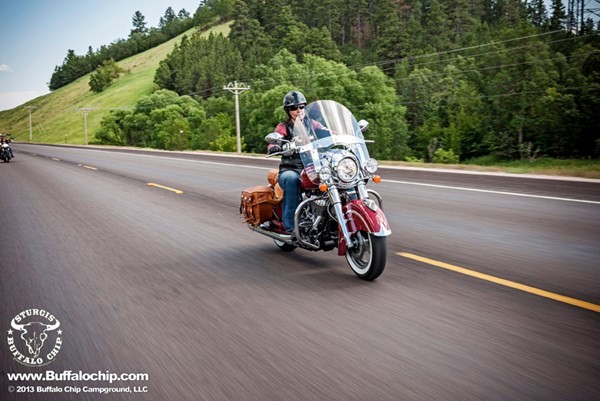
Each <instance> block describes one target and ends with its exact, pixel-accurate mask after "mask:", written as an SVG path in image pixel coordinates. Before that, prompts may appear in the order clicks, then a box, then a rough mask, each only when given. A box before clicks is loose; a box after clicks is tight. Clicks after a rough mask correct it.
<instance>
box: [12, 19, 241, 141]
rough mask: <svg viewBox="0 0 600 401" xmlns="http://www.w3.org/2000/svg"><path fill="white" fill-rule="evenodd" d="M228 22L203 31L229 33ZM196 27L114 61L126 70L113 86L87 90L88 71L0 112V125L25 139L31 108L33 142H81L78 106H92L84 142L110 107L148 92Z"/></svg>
mask: <svg viewBox="0 0 600 401" xmlns="http://www.w3.org/2000/svg"><path fill="white" fill-rule="evenodd" d="M229 27H230V23H227V24H223V25H219V26H216V27H214V28H212V29H211V30H209V31H207V32H205V33H204V34H205V35H208V34H209V33H210V32H213V33H223V34H224V35H227V34H228V33H229ZM195 29H196V28H193V29H191V30H189V31H187V32H185V33H183V34H182V35H180V36H178V37H175V38H173V39H171V40H169V41H168V42H165V43H163V44H161V45H159V46H157V47H155V48H152V49H150V50H147V51H145V52H143V53H140V54H137V55H135V56H132V57H129V58H127V59H124V60H122V61H120V62H118V63H117V64H118V65H119V66H121V67H122V68H123V69H125V70H127V71H128V73H126V74H124V75H122V76H121V77H120V78H119V79H118V80H117V81H116V82H115V83H114V84H113V85H111V86H110V87H109V88H108V89H106V90H104V91H103V92H101V93H93V92H90V90H89V89H90V87H89V79H90V74H88V75H85V76H83V77H81V78H79V79H78V80H76V81H75V82H73V83H71V84H69V85H66V86H64V87H62V88H60V89H57V90H55V91H54V92H52V93H49V94H47V95H44V96H41V97H38V98H36V99H33V100H31V101H29V102H27V103H25V104H23V105H21V106H18V107H15V108H14V109H11V110H5V111H0V127H2V130H3V131H7V132H10V133H11V134H12V136H13V138H14V139H15V140H18V141H29V112H28V110H27V109H25V107H26V106H33V107H37V108H36V109H33V110H32V113H31V118H32V133H33V142H43V143H68V144H83V143H84V124H83V113H82V112H81V111H79V110H78V109H80V108H91V109H93V110H92V111H90V112H89V113H88V114H87V130H88V141H91V140H92V139H93V137H94V132H95V131H96V129H97V128H98V127H99V126H100V122H101V121H102V117H103V116H104V115H105V114H106V113H109V112H110V110H112V109H118V108H125V109H127V108H131V107H133V106H134V105H135V103H136V102H137V100H138V99H139V98H140V97H141V96H144V95H148V94H150V93H152V89H153V79H154V73H155V71H156V69H157V68H158V65H159V63H160V61H161V60H163V59H164V58H165V57H166V56H167V55H168V54H169V53H170V52H171V51H172V50H173V47H174V46H175V44H177V43H179V42H180V41H181V37H182V36H183V35H188V36H191V35H192V34H193V33H194V31H195Z"/></svg>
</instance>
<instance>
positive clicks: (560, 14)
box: [548, 0, 567, 31]
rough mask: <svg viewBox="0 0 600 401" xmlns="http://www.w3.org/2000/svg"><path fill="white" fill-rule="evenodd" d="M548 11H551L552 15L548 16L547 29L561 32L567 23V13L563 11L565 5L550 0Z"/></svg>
mask: <svg viewBox="0 0 600 401" xmlns="http://www.w3.org/2000/svg"><path fill="white" fill-rule="evenodd" d="M550 9H551V10H552V14H551V15H550V20H549V21H548V22H549V26H548V28H549V29H550V30H551V31H561V30H563V29H564V28H565V25H566V21H567V12H566V11H565V5H564V4H563V1H562V0H552V4H551V5H550Z"/></svg>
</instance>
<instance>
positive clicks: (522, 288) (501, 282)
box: [396, 252, 600, 313]
mask: <svg viewBox="0 0 600 401" xmlns="http://www.w3.org/2000/svg"><path fill="white" fill-rule="evenodd" d="M396 255H399V256H402V257H405V258H408V259H412V260H416V261H419V262H423V263H427V264H429V265H432V266H437V267H441V268H442V269H447V270H451V271H453V272H456V273H461V274H465V275H467V276H471V277H475V278H478V279H481V280H486V281H490V282H492V283H495V284H499V285H504V286H506V287H510V288H514V289H517V290H520V291H524V292H528V293H530V294H534V295H538V296H540V297H544V298H549V299H553V300H555V301H559V302H564V303H566V304H569V305H573V306H577V307H579V308H584V309H589V310H591V311H594V312H599V313H600V305H596V304H593V303H590V302H585V301H580V300H579V299H575V298H570V297H566V296H564V295H560V294H555V293H553V292H549V291H544V290H541V289H539V288H535V287H530V286H528V285H524V284H519V283H516V282H514V281H510V280H505V279H502V278H498V277H494V276H490V275H489V274H484V273H479V272H476V271H474V270H469V269H465V268H464V267H459V266H454V265H451V264H448V263H444V262H439V261H437V260H433V259H429V258H425V257H423V256H418V255H414V254H412V253H406V252H397V253H396Z"/></svg>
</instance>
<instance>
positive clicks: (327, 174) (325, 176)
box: [319, 167, 331, 182]
mask: <svg viewBox="0 0 600 401" xmlns="http://www.w3.org/2000/svg"><path fill="white" fill-rule="evenodd" d="M319 178H320V179H321V181H323V182H325V181H327V180H329V179H330V178H331V169H330V168H329V167H323V168H322V169H321V170H319Z"/></svg>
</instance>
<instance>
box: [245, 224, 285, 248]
mask: <svg viewBox="0 0 600 401" xmlns="http://www.w3.org/2000/svg"><path fill="white" fill-rule="evenodd" d="M248 228H249V229H251V230H252V231H255V232H257V233H259V234H262V235H265V236H267V237H269V238H273V239H276V240H278V241H281V242H285V243H286V244H292V243H293V242H294V241H292V236H291V235H289V234H279V233H276V232H273V231H269V230H265V229H264V228H262V227H261V226H256V227H255V226H253V225H252V224H248Z"/></svg>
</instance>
